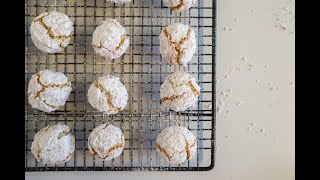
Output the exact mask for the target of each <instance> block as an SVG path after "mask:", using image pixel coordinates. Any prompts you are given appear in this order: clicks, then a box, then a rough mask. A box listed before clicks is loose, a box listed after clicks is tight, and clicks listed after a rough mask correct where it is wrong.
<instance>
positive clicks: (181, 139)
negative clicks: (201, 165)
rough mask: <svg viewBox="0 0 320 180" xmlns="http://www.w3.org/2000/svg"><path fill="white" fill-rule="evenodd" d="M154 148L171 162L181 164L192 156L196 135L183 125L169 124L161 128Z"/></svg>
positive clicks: (194, 149) (195, 145) (195, 146)
mask: <svg viewBox="0 0 320 180" xmlns="http://www.w3.org/2000/svg"><path fill="white" fill-rule="evenodd" d="M156 144H157V145H156V149H157V151H158V152H159V153H160V154H161V156H162V157H163V158H164V159H166V160H167V161H168V162H169V163H171V164H181V163H183V162H184V161H186V160H190V159H191V158H193V157H194V154H195V152H196V149H197V139H196V137H195V136H194V135H193V134H192V133H191V132H190V131H189V130H188V129H187V128H185V127H181V126H171V127H167V128H165V129H163V130H162V131H161V133H160V134H159V135H158V137H157V140H156Z"/></svg>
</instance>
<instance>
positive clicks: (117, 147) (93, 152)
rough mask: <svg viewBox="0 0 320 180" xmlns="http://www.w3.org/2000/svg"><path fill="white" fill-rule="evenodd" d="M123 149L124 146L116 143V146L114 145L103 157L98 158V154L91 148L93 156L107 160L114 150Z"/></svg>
mask: <svg viewBox="0 0 320 180" xmlns="http://www.w3.org/2000/svg"><path fill="white" fill-rule="evenodd" d="M123 147H124V145H123V144H122V143H118V144H116V145H114V146H113V147H111V148H110V149H109V150H108V152H107V154H106V155H105V156H99V153H98V152H97V151H96V149H95V148H94V147H91V148H92V154H93V155H94V156H98V157H99V158H101V159H107V158H108V157H110V155H111V153H112V152H114V151H115V150H117V149H119V148H123Z"/></svg>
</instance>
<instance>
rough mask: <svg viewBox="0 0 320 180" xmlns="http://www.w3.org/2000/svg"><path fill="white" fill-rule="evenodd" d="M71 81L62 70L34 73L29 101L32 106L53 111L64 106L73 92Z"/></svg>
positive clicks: (30, 84) (29, 86)
mask: <svg viewBox="0 0 320 180" xmlns="http://www.w3.org/2000/svg"><path fill="white" fill-rule="evenodd" d="M71 90H72V88H71V82H68V78H67V76H66V75H64V74H63V73H61V72H55V71H52V70H42V71H39V72H38V73H37V74H34V75H32V77H31V79H30V81H29V85H28V101H29V104H30V105H31V106H32V108H35V109H38V110H41V111H44V112H52V111H55V110H57V109H59V107H60V106H64V105H65V103H66V101H67V99H68V97H69V95H70V92H71Z"/></svg>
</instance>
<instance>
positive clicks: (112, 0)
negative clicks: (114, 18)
mask: <svg viewBox="0 0 320 180" xmlns="http://www.w3.org/2000/svg"><path fill="white" fill-rule="evenodd" d="M107 1H111V2H114V3H120V4H123V3H128V2H131V0H107Z"/></svg>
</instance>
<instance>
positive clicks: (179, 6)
mask: <svg viewBox="0 0 320 180" xmlns="http://www.w3.org/2000/svg"><path fill="white" fill-rule="evenodd" d="M196 1H197V0H163V2H164V4H165V5H166V6H167V7H169V8H170V9H171V10H174V11H177V12H181V11H186V10H188V9H190V8H191V7H192V6H193V5H194V4H195V3H196Z"/></svg>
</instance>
